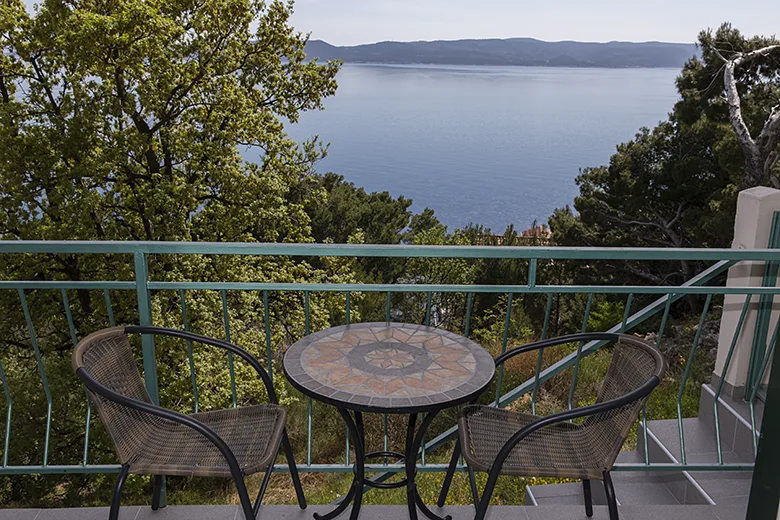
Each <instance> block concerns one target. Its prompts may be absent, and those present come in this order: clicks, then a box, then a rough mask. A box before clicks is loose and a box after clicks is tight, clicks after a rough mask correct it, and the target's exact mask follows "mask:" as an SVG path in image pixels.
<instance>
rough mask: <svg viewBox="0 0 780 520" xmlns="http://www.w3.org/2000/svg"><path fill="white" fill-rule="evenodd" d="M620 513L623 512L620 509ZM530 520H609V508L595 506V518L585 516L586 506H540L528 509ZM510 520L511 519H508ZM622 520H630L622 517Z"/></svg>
mask: <svg viewBox="0 0 780 520" xmlns="http://www.w3.org/2000/svg"><path fill="white" fill-rule="evenodd" d="M619 511H622V509H620V510H619ZM526 514H527V515H528V520H563V519H566V520H609V511H608V510H607V506H593V516H592V517H591V518H590V519H589V518H588V517H587V516H585V507H584V506H538V507H527V508H526ZM506 518H507V520H509V518H510V517H508V516H507V517H506ZM621 520H628V519H626V518H623V517H621Z"/></svg>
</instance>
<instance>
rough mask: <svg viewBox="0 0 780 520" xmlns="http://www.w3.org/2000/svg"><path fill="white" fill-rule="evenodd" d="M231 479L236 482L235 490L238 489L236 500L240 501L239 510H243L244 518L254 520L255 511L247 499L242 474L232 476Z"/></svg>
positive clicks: (247, 495)
mask: <svg viewBox="0 0 780 520" xmlns="http://www.w3.org/2000/svg"><path fill="white" fill-rule="evenodd" d="M233 481H234V482H235V484H236V491H238V500H239V501H240V502H241V510H242V511H243V512H244V520H255V511H254V509H253V508H252V502H251V500H250V499H249V493H248V492H247V490H246V483H245V482H244V477H243V475H238V477H234V478H233Z"/></svg>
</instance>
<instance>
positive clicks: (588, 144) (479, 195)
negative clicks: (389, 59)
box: [288, 65, 678, 232]
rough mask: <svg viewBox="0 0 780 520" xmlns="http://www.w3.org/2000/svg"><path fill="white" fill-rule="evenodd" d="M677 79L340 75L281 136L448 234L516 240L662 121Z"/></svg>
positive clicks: (638, 74) (444, 70)
mask: <svg viewBox="0 0 780 520" xmlns="http://www.w3.org/2000/svg"><path fill="white" fill-rule="evenodd" d="M677 73H678V71H677V70H671V69H618V70H614V69H565V68H536V67H455V68H453V67H444V66H376V65H346V66H344V68H343V69H342V71H341V72H340V73H339V75H338V82H339V89H338V92H337V93H336V95H335V96H334V97H332V98H330V99H328V100H327V101H326V109H325V110H324V111H322V112H311V113H306V114H304V115H303V116H302V118H301V121H300V122H299V123H298V124H296V125H289V126H288V131H289V133H290V135H291V136H292V137H293V138H295V139H304V138H308V137H311V136H312V135H315V134H316V135H319V136H320V138H321V139H322V140H323V141H325V142H330V143H331V146H330V153H329V155H328V157H327V158H326V159H324V160H323V161H322V162H321V163H320V164H319V168H318V169H319V171H322V172H326V171H333V172H336V173H339V174H341V175H344V176H345V177H346V178H347V179H348V180H349V181H352V182H354V183H355V184H357V185H358V186H364V187H365V188H366V189H367V190H368V191H385V190H387V191H389V192H390V193H391V194H393V195H394V196H398V195H404V196H406V197H410V198H412V199H413V200H414V206H413V209H415V210H416V211H420V210H422V209H423V208H424V207H426V206H427V207H431V208H433V209H434V210H435V211H436V214H437V215H438V217H439V219H440V220H441V221H442V222H443V223H444V224H447V225H448V226H450V227H451V228H452V227H457V226H464V225H466V224H468V223H469V222H475V223H481V224H485V225H487V226H489V227H491V228H492V229H493V231H495V232H503V230H504V229H505V227H506V225H507V224H509V223H514V224H515V225H516V226H517V227H519V228H520V229H521V230H522V229H526V228H528V227H530V224H531V223H532V222H533V221H534V220H538V221H539V222H544V221H546V219H547V217H548V216H549V215H550V214H551V212H552V211H553V209H555V208H556V207H562V206H565V205H566V204H571V202H572V200H573V198H574V196H575V195H576V194H577V193H578V191H577V186H576V185H575V183H574V178H575V177H576V176H577V174H578V170H579V168H583V167H587V166H597V165H600V164H605V163H607V162H608V160H609V156H610V155H611V154H612V153H613V152H614V150H615V146H616V145H617V144H618V143H621V142H623V141H626V140H629V139H631V138H632V137H633V136H634V134H635V133H636V131H637V129H639V128H640V127H641V126H651V127H652V126H654V125H655V124H656V123H657V122H658V121H659V120H661V119H664V118H665V117H666V114H667V113H668V112H669V111H670V110H671V109H672V106H673V104H674V102H675V100H676V98H677V95H676V91H675V88H674V79H675V76H676V75H677Z"/></svg>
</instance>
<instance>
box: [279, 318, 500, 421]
mask: <svg viewBox="0 0 780 520" xmlns="http://www.w3.org/2000/svg"><path fill="white" fill-rule="evenodd" d="M284 367H285V372H286V373H287V375H288V377H289V378H290V379H291V380H293V382H294V383H297V385H296V386H299V387H302V388H301V389H302V390H304V391H305V392H306V393H309V394H311V393H314V394H316V395H317V396H323V397H326V398H329V399H330V400H334V401H341V402H345V403H350V404H357V405H361V406H370V407H376V408H398V407H409V406H412V407H414V406H426V405H435V404H445V403H447V402H450V401H453V400H458V399H461V398H463V397H465V396H468V395H470V394H473V393H474V392H476V391H478V390H480V389H481V388H484V387H485V386H486V385H487V384H488V383H489V381H490V380H491V379H492V377H493V373H494V363H493V359H492V357H491V356H490V354H488V352H487V351H485V350H484V349H483V348H482V347H480V346H479V345H477V344H476V343H474V342H473V341H471V340H469V339H466V338H463V337H461V336H458V335H457V334H453V333H451V332H448V331H445V330H441V329H435V328H432V327H425V326H422V325H408V324H403V323H390V324H388V323H360V324H355V325H347V326H342V327H335V328H333V329H328V330H325V331H321V332H317V333H314V334H312V335H310V336H307V337H306V338H303V339H302V340H301V341H299V342H297V343H296V344H294V345H293V346H291V347H290V348H289V349H288V351H287V353H286V354H285V358H284Z"/></svg>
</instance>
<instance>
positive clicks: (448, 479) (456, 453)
mask: <svg viewBox="0 0 780 520" xmlns="http://www.w3.org/2000/svg"><path fill="white" fill-rule="evenodd" d="M458 458H460V439H457V440H456V441H455V449H454V450H453V451H452V458H451V459H450V465H449V467H447V474H446V475H445V476H444V485H442V487H441V492H440V493H439V500H438V502H436V505H437V506H439V507H444V502H445V501H446V500H447V493H449V492H450V484H452V477H453V476H454V475H455V468H456V467H457V465H458Z"/></svg>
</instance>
